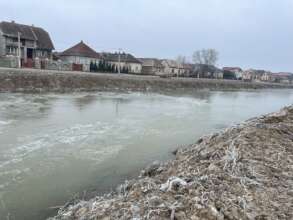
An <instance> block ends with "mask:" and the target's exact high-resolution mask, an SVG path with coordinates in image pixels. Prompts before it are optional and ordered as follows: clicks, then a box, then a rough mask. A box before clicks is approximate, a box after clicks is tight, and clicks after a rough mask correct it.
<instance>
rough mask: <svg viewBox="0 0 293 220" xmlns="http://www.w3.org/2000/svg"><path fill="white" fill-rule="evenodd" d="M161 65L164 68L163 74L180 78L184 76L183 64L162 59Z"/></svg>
mask: <svg viewBox="0 0 293 220" xmlns="http://www.w3.org/2000/svg"><path fill="white" fill-rule="evenodd" d="M161 63H162V65H163V66H164V71H163V72H164V74H170V75H172V76H182V75H183V74H184V67H183V64H181V63H179V62H177V61H175V60H169V59H164V60H162V61H161Z"/></svg>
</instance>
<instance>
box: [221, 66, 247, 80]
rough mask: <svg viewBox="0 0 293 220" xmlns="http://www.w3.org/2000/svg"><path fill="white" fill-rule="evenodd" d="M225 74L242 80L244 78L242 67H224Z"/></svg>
mask: <svg viewBox="0 0 293 220" xmlns="http://www.w3.org/2000/svg"><path fill="white" fill-rule="evenodd" d="M223 71H224V72H231V73H234V74H235V78H236V79H238V80H241V79H242V77H243V70H242V69H241V68H240V67H224V68H223Z"/></svg>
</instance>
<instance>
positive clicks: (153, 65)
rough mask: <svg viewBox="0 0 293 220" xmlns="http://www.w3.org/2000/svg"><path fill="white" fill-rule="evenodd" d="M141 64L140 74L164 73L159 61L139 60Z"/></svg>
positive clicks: (153, 59)
mask: <svg viewBox="0 0 293 220" xmlns="http://www.w3.org/2000/svg"><path fill="white" fill-rule="evenodd" d="M139 60H140V61H141V62H142V73H143V74H146V75H159V74H161V73H162V72H163V71H164V66H163V65H162V63H161V61H160V60H159V59H155V58H139Z"/></svg>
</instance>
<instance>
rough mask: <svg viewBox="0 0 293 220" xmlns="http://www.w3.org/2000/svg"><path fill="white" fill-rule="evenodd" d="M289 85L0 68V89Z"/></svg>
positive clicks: (156, 89) (169, 89)
mask: <svg viewBox="0 0 293 220" xmlns="http://www.w3.org/2000/svg"><path fill="white" fill-rule="evenodd" d="M266 88H293V85H283V84H270V83H252V82H242V81H235V80H215V79H194V78H167V79H164V78H160V77H156V76H138V75H128V74H121V75H118V74H102V73H85V72H69V71H68V72H61V71H50V70H34V69H9V68H0V92H74V91H143V92H144V91H149V92H172V93H174V92H186V91H187V90H189V91H193V90H199V89H211V90H239V89H266Z"/></svg>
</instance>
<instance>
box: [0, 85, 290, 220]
mask: <svg viewBox="0 0 293 220" xmlns="http://www.w3.org/2000/svg"><path fill="white" fill-rule="evenodd" d="M292 102H293V91H291V90H274V91H253V92H245V91H241V92H209V91H205V92H199V93H197V94H194V95H192V96H184V95H181V96H165V95H158V94H141V93H131V94H121V93H76V94H42V95H40V94H9V93H3V94H0V219H1V220H2V219H10V220H14V219H17V220H18V219H21V220H37V219H45V218H46V217H48V216H50V215H54V211H55V210H54V209H52V207H54V206H59V205H63V204H64V203H65V202H66V201H68V200H69V199H71V198H73V197H74V196H77V193H78V194H79V195H78V197H83V196H85V197H86V196H89V195H90V194H89V192H92V191H93V190H95V191H96V192H97V193H101V192H105V191H108V190H110V189H111V188H114V187H115V186H116V185H117V184H118V183H121V182H122V181H123V180H124V179H126V178H132V177H135V176H137V175H138V173H139V170H140V169H141V168H143V167H144V166H146V165H147V164H149V163H151V162H152V161H154V160H167V159H169V158H171V157H172V156H171V152H172V151H173V150H174V149H176V148H177V147H179V146H182V145H186V144H190V143H193V142H195V141H196V140H197V139H198V138H199V137H200V136H201V135H204V134H207V133H211V132H214V131H217V130H219V129H223V128H225V127H228V126H229V125H231V124H235V123H238V122H241V121H243V120H245V119H248V118H250V117H254V116H258V115H260V114H263V113H268V112H271V111H275V110H278V109H279V108H281V107H283V106H285V105H288V104H292Z"/></svg>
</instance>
